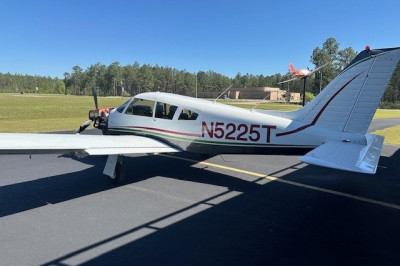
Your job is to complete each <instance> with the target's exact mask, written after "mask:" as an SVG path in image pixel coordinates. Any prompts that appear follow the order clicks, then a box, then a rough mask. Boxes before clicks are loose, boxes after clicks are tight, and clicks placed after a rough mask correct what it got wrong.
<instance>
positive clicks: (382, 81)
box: [285, 48, 400, 134]
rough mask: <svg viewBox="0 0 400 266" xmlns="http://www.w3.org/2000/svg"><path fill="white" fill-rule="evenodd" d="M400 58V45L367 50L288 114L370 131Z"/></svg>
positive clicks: (342, 128)
mask: <svg viewBox="0 0 400 266" xmlns="http://www.w3.org/2000/svg"><path fill="white" fill-rule="evenodd" d="M399 59H400V48H388V49H379V50H369V49H368V50H364V51H362V52H361V53H359V54H358V55H357V57H356V58H355V59H354V60H353V61H352V62H351V63H350V64H349V65H348V66H347V67H346V68H345V69H344V70H343V71H342V72H341V73H339V75H338V76H337V77H336V78H335V79H334V80H332V82H330V83H329V84H328V85H327V86H326V87H325V89H324V90H323V91H322V92H321V93H320V94H318V96H317V97H315V99H314V100H313V101H312V102H310V103H309V104H307V105H306V106H305V107H303V108H301V109H299V110H297V111H294V112H291V113H289V114H287V115H285V116H286V117H289V118H291V119H294V120H298V121H303V122H305V123H307V124H308V125H317V126H320V127H324V128H328V129H332V130H338V131H344V132H354V133H362V134H364V133H366V132H367V129H368V127H369V124H370V123H371V120H372V118H373V116H374V114H375V111H376V109H377V108H378V105H379V102H380V100H381V98H382V96H383V93H384V92H385V90H386V87H387V85H388V83H389V81H390V79H391V77H392V75H393V72H394V70H395V68H396V66H397V64H398V62H399Z"/></svg>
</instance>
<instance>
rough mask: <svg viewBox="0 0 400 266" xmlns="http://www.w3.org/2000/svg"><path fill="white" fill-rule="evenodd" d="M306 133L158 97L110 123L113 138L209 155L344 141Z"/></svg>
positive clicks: (204, 104)
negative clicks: (132, 137) (141, 139)
mask: <svg viewBox="0 0 400 266" xmlns="http://www.w3.org/2000/svg"><path fill="white" fill-rule="evenodd" d="M168 108H169V109H171V110H173V113H172V114H171V112H172V111H170V110H168ZM302 127H304V123H300V122H297V121H293V120H291V119H288V118H284V117H279V116H276V115H268V114H263V113H259V112H256V111H253V110H247V109H243V108H238V107H233V106H228V105H225V104H220V103H216V102H212V101H206V100H202V99H196V98H191V97H186V96H180V95H174V94H168V93H159V92H153V93H143V94H139V95H137V96H135V97H133V98H132V99H131V100H130V101H128V102H127V103H125V104H124V106H122V107H119V108H117V109H115V110H113V111H112V112H111V113H110V116H109V118H108V130H109V131H111V132H114V133H122V134H136V135H144V136H149V137H153V138H157V139H160V140H162V141H164V142H165V143H168V144H170V145H173V146H175V147H178V148H180V149H181V150H185V151H189V152H196V153H207V154H209V153H268V152H270V151H271V148H285V147H290V148H313V147H316V146H318V145H320V144H322V143H323V142H324V141H326V140H327V138H328V139H337V138H340V137H341V136H339V135H338V134H335V133H334V132H325V131H326V130H324V132H323V133H322V132H321V130H323V129H317V128H315V127H307V128H302ZM310 135H314V136H313V137H310ZM322 136H324V137H322Z"/></svg>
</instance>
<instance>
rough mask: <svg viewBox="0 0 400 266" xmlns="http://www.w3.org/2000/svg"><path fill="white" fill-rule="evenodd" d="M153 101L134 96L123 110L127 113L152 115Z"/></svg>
mask: <svg viewBox="0 0 400 266" xmlns="http://www.w3.org/2000/svg"><path fill="white" fill-rule="evenodd" d="M153 109H154V101H150V100H145V99H139V98H135V99H134V100H133V101H132V102H131V103H130V105H129V106H128V108H127V109H126V111H125V114H127V115H139V116H148V117H152V116H153Z"/></svg>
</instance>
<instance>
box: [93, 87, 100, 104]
mask: <svg viewBox="0 0 400 266" xmlns="http://www.w3.org/2000/svg"><path fill="white" fill-rule="evenodd" d="M92 93H93V99H94V106H96V109H99V105H98V104H97V92H96V88H95V87H94V86H93V87H92Z"/></svg>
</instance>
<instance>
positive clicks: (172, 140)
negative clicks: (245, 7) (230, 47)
mask: <svg viewBox="0 0 400 266" xmlns="http://www.w3.org/2000/svg"><path fill="white" fill-rule="evenodd" d="M399 59H400V47H398V48H387V49H379V50H370V49H367V50H364V51H362V52H361V53H359V54H358V55H357V57H356V58H355V59H354V60H353V61H352V62H351V63H350V64H349V65H348V66H347V67H346V68H345V69H344V70H343V71H342V72H341V73H339V74H338V76H337V77H336V78H335V79H334V80H333V81H332V82H331V83H329V84H328V85H327V87H326V88H325V89H324V90H323V91H322V92H321V93H320V94H319V95H318V96H317V97H316V98H315V99H314V100H313V101H312V102H310V103H309V104H308V105H307V106H305V107H303V108H301V109H299V110H297V111H293V112H281V111H265V110H246V109H242V108H237V107H233V106H228V105H224V104H220V103H217V102H212V101H207V100H201V99H196V98H191V97H186V96H181V95H174V94H169V93H160V92H150V93H142V94H138V95H136V96H134V97H132V98H131V99H129V100H128V101H126V102H125V103H124V104H122V105H121V106H119V107H118V108H116V109H113V110H111V111H110V112H109V113H107V112H103V117H101V116H100V115H99V114H95V113H91V114H90V116H91V119H92V120H94V121H95V125H97V127H99V128H102V129H103V132H105V133H112V134H117V135H118V136H115V135H97V136H92V135H80V134H71V135H68V134H14V133H3V134H0V153H3V154H38V153H39V154H40V153H55V154H60V153H73V154H77V155H80V156H85V155H108V159H107V162H106V166H105V169H104V174H106V175H107V176H109V178H110V180H111V181H113V182H119V181H120V180H121V179H122V178H123V176H124V174H123V170H122V167H121V165H122V163H121V160H120V159H119V158H120V156H119V155H123V154H133V153H160V152H179V151H188V152H195V153H205V154H222V153H268V152H271V151H274V149H277V148H313V150H311V151H309V152H308V153H307V154H305V155H304V156H302V157H300V161H302V162H305V163H308V164H314V165H319V166H324V167H331V168H336V169H342V170H347V171H354V172H361V173H368V174H373V173H375V172H376V169H377V165H378V161H379V157H380V153H381V150H382V145H383V137H382V136H377V135H372V134H368V133H367V129H368V126H369V124H370V122H371V120H372V118H373V115H374V113H375V111H376V109H377V107H378V104H379V101H380V99H381V97H382V95H383V93H384V91H385V89H386V86H387V84H388V83H389V81H390V79H391V76H392V74H393V71H394V69H395V67H396V66H397V64H398V62H399ZM96 112H98V111H96ZM99 120H101V121H100V122H99Z"/></svg>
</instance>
